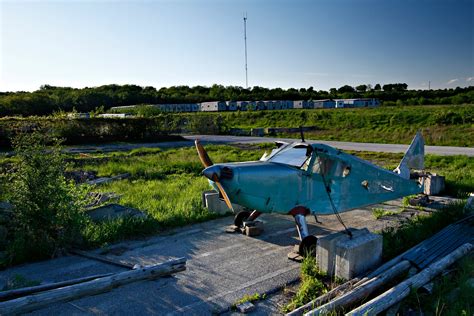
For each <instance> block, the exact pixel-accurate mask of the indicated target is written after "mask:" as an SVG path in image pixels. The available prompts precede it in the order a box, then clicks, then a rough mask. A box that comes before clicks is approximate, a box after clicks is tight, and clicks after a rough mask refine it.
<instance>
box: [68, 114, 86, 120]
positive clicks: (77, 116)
mask: <svg viewBox="0 0 474 316" xmlns="http://www.w3.org/2000/svg"><path fill="white" fill-rule="evenodd" d="M67 117H69V118H75V119H89V118H91V115H90V113H69V114H68V115H67Z"/></svg>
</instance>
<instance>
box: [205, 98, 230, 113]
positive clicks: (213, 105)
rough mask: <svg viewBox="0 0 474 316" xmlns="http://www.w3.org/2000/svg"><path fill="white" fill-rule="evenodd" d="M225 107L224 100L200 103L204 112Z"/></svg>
mask: <svg viewBox="0 0 474 316" xmlns="http://www.w3.org/2000/svg"><path fill="white" fill-rule="evenodd" d="M226 109H227V104H226V102H224V101H211V102H202V103H201V111H204V112H217V111H225V110H226Z"/></svg>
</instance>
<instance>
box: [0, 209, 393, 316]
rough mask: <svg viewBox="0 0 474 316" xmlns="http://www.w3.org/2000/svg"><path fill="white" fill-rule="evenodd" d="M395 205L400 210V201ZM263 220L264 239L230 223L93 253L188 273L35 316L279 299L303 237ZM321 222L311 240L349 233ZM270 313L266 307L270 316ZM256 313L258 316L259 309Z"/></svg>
mask: <svg viewBox="0 0 474 316" xmlns="http://www.w3.org/2000/svg"><path fill="white" fill-rule="evenodd" d="M389 204H390V205H391V206H393V207H400V206H401V200H397V201H394V202H390V203H389ZM387 206H388V205H386V204H385V205H375V206H372V207H369V208H366V209H359V210H354V211H351V212H347V213H342V214H341V217H342V219H343V220H344V222H345V223H346V225H347V226H349V227H355V228H363V227H367V228H368V229H369V230H371V231H378V230H381V229H383V228H385V227H387V226H389V225H390V226H391V225H394V222H396V221H397V220H399V219H398V218H397V217H391V218H381V219H379V220H375V218H374V217H373V215H372V208H374V207H387ZM260 219H261V220H262V221H264V223H265V224H264V225H265V232H264V233H263V234H262V235H260V236H258V237H247V236H245V235H242V234H237V233H236V234H229V233H225V232H224V231H225V228H226V226H228V225H230V224H232V222H233V218H232V217H224V218H220V219H217V220H213V221H209V222H205V223H200V224H195V225H191V226H187V227H182V228H179V229H176V230H173V231H170V232H168V233H166V234H162V235H158V236H154V237H151V238H148V239H145V240H134V241H126V242H123V243H120V244H116V245H112V246H110V247H108V248H106V249H97V250H94V251H91V252H92V253H94V254H102V255H104V256H106V257H107V258H112V259H114V260H118V261H121V262H123V263H128V264H132V265H133V264H141V265H151V264H155V263H159V262H162V261H165V260H168V259H171V258H176V257H185V258H187V260H188V261H187V270H186V271H183V272H179V273H176V274H174V275H172V276H170V277H165V278H160V279H157V280H153V281H142V282H137V283H132V284H128V285H125V286H122V287H119V288H116V289H113V290H111V291H109V292H107V293H103V294H98V295H94V296H89V297H84V298H81V299H77V300H74V301H71V302H68V303H60V304H53V305H51V306H49V307H47V308H44V309H41V310H37V311H34V312H32V313H31V314H33V315H50V314H55V315H90V314H119V315H125V314H127V315H130V314H131V315H138V314H140V315H158V314H159V315H163V314H173V315H177V314H187V315H189V314H191V315H209V314H212V313H222V312H227V311H228V310H229V307H230V306H231V305H232V304H233V303H234V302H235V301H237V300H239V299H240V298H242V297H243V296H244V295H245V294H254V293H274V292H276V291H278V290H279V289H281V288H282V287H284V286H285V285H286V284H288V283H292V282H295V281H296V280H298V276H299V266H300V265H299V263H296V262H293V261H290V260H288V259H287V254H288V252H290V251H292V250H293V246H294V244H296V243H297V242H298V241H297V238H296V236H297V233H296V228H295V225H294V221H293V219H292V218H291V217H290V216H283V215H271V214H264V215H262V216H261V218H260ZM318 219H319V220H321V221H322V222H323V224H322V225H321V224H316V222H315V220H314V218H313V217H311V216H310V217H308V224H309V229H310V233H312V234H315V235H316V236H322V235H327V234H330V233H332V232H335V231H340V230H342V226H341V224H340V223H339V222H338V221H337V219H336V217H335V216H334V215H330V216H318ZM124 270H125V269H124V268H120V267H116V266H113V265H109V264H106V263H102V262H98V261H94V260H91V259H86V258H82V257H78V256H66V257H62V258H57V259H53V260H48V261H43V262H37V263H31V264H26V265H22V266H17V267H12V268H10V269H7V270H5V271H1V272H0V281H1V280H6V279H8V278H9V277H12V276H14V275H15V274H19V275H23V276H25V277H27V278H28V279H30V280H37V281H41V282H57V281H63V280H68V279H72V278H78V277H84V276H89V275H94V274H99V273H108V272H119V271H124ZM270 305H271V306H273V305H274V306H277V305H276V304H273V305H272V304H270ZM270 305H262V306H266V307H265V308H266V310H269V308H270V309H271V306H270ZM269 306H270V307H269ZM260 312H261V311H260ZM254 313H259V308H258V307H257V310H256V311H255V312H254ZM272 313H278V311H277V310H276V311H275V310H274V311H272Z"/></svg>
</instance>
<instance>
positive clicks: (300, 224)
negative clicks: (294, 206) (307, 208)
mask: <svg viewBox="0 0 474 316" xmlns="http://www.w3.org/2000/svg"><path fill="white" fill-rule="evenodd" d="M294 217H295V222H296V229H297V230H298V235H299V237H300V240H303V239H304V238H305V237H307V236H308V235H309V231H308V225H307V224H306V216H304V215H302V214H296V215H295V216H294Z"/></svg>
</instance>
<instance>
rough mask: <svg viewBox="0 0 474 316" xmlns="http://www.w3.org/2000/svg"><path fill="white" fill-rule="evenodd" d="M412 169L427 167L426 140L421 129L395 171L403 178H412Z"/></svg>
mask: <svg viewBox="0 0 474 316" xmlns="http://www.w3.org/2000/svg"><path fill="white" fill-rule="evenodd" d="M410 169H416V170H423V169H425V141H424V139H423V136H422V135H421V133H420V132H419V131H418V132H417V133H416V135H415V137H414V138H413V140H412V141H411V144H410V147H408V149H407V151H406V152H405V156H403V158H402V160H401V161H400V164H399V165H398V167H397V168H396V169H395V170H393V171H394V172H395V173H398V174H399V175H400V177H402V178H405V179H410Z"/></svg>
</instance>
